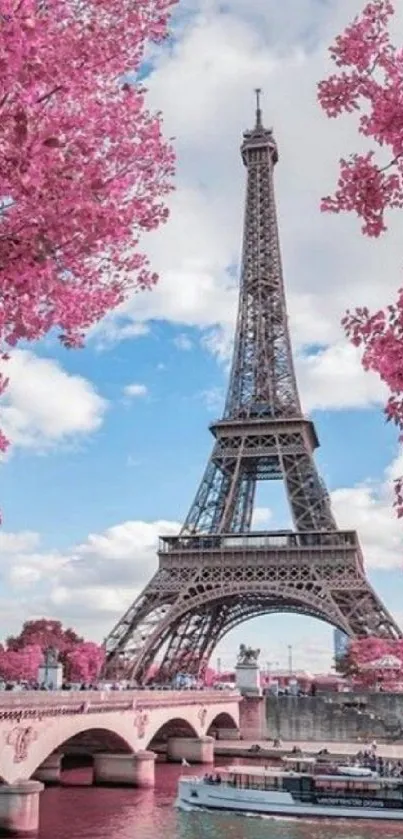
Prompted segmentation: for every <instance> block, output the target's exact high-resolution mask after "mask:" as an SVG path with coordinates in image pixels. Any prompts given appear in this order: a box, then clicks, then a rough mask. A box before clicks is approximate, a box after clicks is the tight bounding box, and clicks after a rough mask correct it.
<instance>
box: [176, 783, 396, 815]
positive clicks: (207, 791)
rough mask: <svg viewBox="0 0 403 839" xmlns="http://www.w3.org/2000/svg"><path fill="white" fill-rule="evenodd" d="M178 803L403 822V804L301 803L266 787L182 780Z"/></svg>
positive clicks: (263, 812) (258, 812)
mask: <svg viewBox="0 0 403 839" xmlns="http://www.w3.org/2000/svg"><path fill="white" fill-rule="evenodd" d="M176 806H177V807H179V808H181V807H182V808H184V809H188V808H189V807H191V808H199V809H208V810H227V811H229V812H237V813H244V814H245V815H248V814H256V815H261V816H265V815H266V816H279V817H281V816H283V817H285V818H306V819H312V818H318V819H320V818H326V819H370V820H380V821H394V822H401V823H402V824H403V807H402V808H401V809H400V808H399V809H395V808H389V807H385V806H384V807H382V806H380V805H379V804H378V805H377V806H375V804H374V805H373V806H367V805H365V804H363V805H361V804H360V805H359V806H351V805H347V806H343V805H342V804H337V806H335V805H331V804H325V805H323V804H318V803H308V802H307V803H305V802H298V801H296V800H294V799H293V798H292V796H291V795H290V794H289V793H284V792H278V793H276V792H266V791H263V790H246V789H245V790H240V789H237V790H234V789H233V788H231V787H227V786H224V785H223V786H221V785H217V786H213V785H211V786H210V785H208V784H201V783H200V781H199V783H192V782H191V781H187V780H186V781H180V782H179V789H178V797H177V800H176Z"/></svg>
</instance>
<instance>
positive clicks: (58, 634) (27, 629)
mask: <svg viewBox="0 0 403 839" xmlns="http://www.w3.org/2000/svg"><path fill="white" fill-rule="evenodd" d="M6 643H7V649H8V650H13V651H17V652H18V651H20V650H24V649H26V648H27V647H40V649H41V650H42V651H43V652H45V650H47V649H49V647H53V648H55V649H57V650H58V652H59V654H61V656H62V657H63V655H64V654H65V653H67V652H68V651H69V650H71V649H72V648H73V647H74V646H77V645H80V644H82V643H83V638H80V636H79V635H77V633H76V632H75V631H74V629H70V628H68V629H64V627H63V626H62V623H61V621H57V620H53V619H52V618H39V619H37V620H29V621H25V623H24V624H23V626H22V629H21V632H20V634H19V635H15V636H10V637H9V638H7V642H6Z"/></svg>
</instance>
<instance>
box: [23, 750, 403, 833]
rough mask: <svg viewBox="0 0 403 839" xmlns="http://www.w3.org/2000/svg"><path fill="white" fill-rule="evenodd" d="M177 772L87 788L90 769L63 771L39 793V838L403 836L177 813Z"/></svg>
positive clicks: (342, 826) (345, 824)
mask: <svg viewBox="0 0 403 839" xmlns="http://www.w3.org/2000/svg"><path fill="white" fill-rule="evenodd" d="M200 771H201V772H204V770H203V769H201V770H200ZM182 772H183V769H182V768H181V767H180V766H173V765H169V764H159V765H157V767H156V787H155V789H154V790H136V789H108V788H100V787H92V786H91V770H90V769H74V770H68V771H66V772H64V773H63V785H62V786H60V787H53V788H52V787H51V788H48V789H46V790H45V792H44V793H43V794H42V798H41V825H40V832H39V839H378V837H379V836H380V835H381V836H382V839H403V825H401V826H400V825H393V824H390V825H387V824H382V823H381V822H374V823H372V824H371V823H369V822H349V821H341V820H340V821H336V822H331V821H320V822H319V821H316V822H314V821H300V820H298V821H297V820H279V819H271V818H250V817H245V816H233V815H230V814H225V813H208V812H182V811H179V810H176V809H175V808H174V807H173V802H174V799H175V794H176V785H177V780H178V777H179V775H180V774H181V773H182Z"/></svg>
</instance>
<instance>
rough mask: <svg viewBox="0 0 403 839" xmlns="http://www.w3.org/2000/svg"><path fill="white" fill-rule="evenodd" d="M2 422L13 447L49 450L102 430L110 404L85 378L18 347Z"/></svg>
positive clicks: (0, 411)
mask: <svg viewBox="0 0 403 839" xmlns="http://www.w3.org/2000/svg"><path fill="white" fill-rule="evenodd" d="M6 372H7V376H9V378H10V382H9V385H8V388H7V389H6V391H5V394H4V396H3V397H2V400H1V407H0V424H1V426H2V428H3V430H4V432H5V434H6V435H7V437H8V438H9V440H10V441H11V443H12V444H13V445H14V446H21V447H25V448H31V449H46V448H49V447H53V446H55V445H57V444H58V443H63V442H65V441H67V440H71V439H72V438H76V437H77V436H80V435H85V434H88V433H90V432H91V431H96V430H97V429H98V428H100V426H101V424H102V421H103V417H104V414H105V411H106V408H107V402H106V401H105V400H104V399H102V397H101V396H99V394H98V393H97V392H96V391H95V389H94V387H93V385H92V384H91V382H89V381H88V380H87V379H85V378H83V377H82V376H77V375H72V374H70V373H67V372H66V371H65V370H63V368H62V367H61V366H60V365H59V364H58V363H57V362H56V361H52V360H50V359H48V358H40V357H39V356H37V355H35V354H34V353H32V352H29V351H28V350H15V351H14V352H13V353H12V355H11V358H10V361H8V362H7V365H6Z"/></svg>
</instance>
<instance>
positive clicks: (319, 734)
mask: <svg viewBox="0 0 403 839" xmlns="http://www.w3.org/2000/svg"><path fill="white" fill-rule="evenodd" d="M247 702H249V700H247ZM252 706H253V703H252ZM250 711H252V707H251V708H250ZM241 716H242V715H241ZM241 733H242V735H243V737H244V738H245V739H248V740H250V739H254V738H255V739H271V740H275V739H279V740H284V741H286V742H293V743H298V742H300V741H309V742H312V743H319V742H324V741H325V742H343V741H344V742H354V743H369V742H372V740H377V741H379V742H384V743H395V742H403V694H386V693H368V694H367V693H365V694H363V693H360V694H358V693H354V694H352V693H351V694H350V693H349V694H345V693H340V694H337V693H329V694H322V695H319V696H299V697H296V696H295V697H294V696H280V697H274V696H267V697H264V698H263V699H261V700H260V702H259V703H258V704H257V703H256V700H255V704H254V706H253V713H250V714H249V721H248V718H247V714H245V716H244V725H242V722H241Z"/></svg>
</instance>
